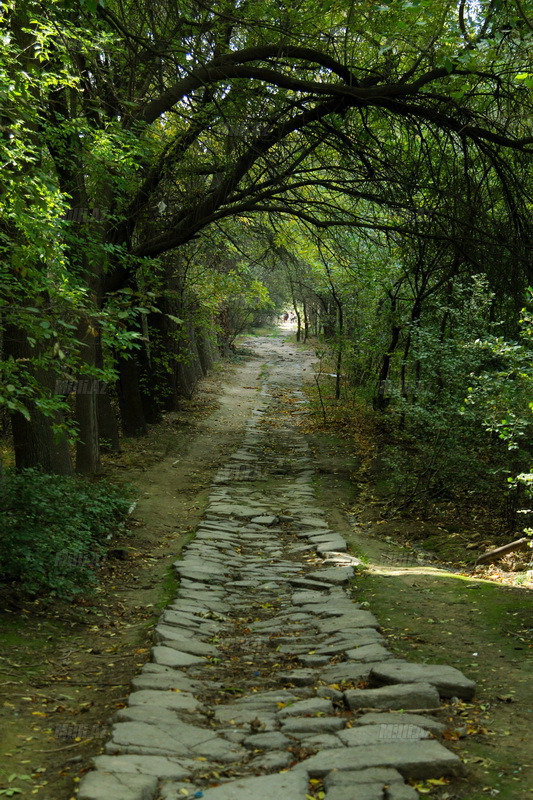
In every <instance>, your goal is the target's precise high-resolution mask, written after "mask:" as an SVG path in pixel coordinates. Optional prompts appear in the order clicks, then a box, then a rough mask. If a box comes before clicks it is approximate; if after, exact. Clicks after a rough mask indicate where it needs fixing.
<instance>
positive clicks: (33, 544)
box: [0, 469, 130, 598]
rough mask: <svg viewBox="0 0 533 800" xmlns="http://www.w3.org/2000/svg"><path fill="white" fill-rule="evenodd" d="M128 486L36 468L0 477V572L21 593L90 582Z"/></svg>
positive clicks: (73, 588) (58, 590)
mask: <svg viewBox="0 0 533 800" xmlns="http://www.w3.org/2000/svg"><path fill="white" fill-rule="evenodd" d="M129 494H130V490H128V489H124V488H119V487H115V486H113V485H111V484H109V483H106V484H104V483H98V482H96V483H94V482H90V481H89V480H87V479H83V478H80V477H66V476H59V475H48V474H45V473H42V472H40V471H38V470H35V469H24V470H20V471H15V470H8V471H7V472H6V474H5V475H4V477H3V479H2V480H1V481H0V577H1V579H2V581H3V582H4V583H7V584H10V585H11V586H12V588H14V589H15V591H16V592H17V593H20V594H29V595H36V594H51V595H55V596H57V597H63V598H68V597H71V596H72V595H74V594H76V593H79V592H83V591H87V589H88V588H90V587H91V585H93V584H94V583H95V576H94V567H95V565H96V564H97V563H98V560H99V559H100V558H101V557H102V556H103V555H104V554H105V544H104V542H105V539H106V537H107V536H108V535H109V534H110V533H112V532H114V531H116V530H117V529H119V528H120V527H121V526H123V521H124V518H125V516H126V514H127V511H128V507H129V504H130V500H129V499H128V495H129Z"/></svg>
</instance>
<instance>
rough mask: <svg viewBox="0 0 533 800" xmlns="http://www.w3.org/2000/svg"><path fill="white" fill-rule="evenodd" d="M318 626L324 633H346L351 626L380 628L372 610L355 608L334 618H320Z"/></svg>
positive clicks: (317, 622) (317, 621)
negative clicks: (349, 612)
mask: <svg viewBox="0 0 533 800" xmlns="http://www.w3.org/2000/svg"><path fill="white" fill-rule="evenodd" d="M315 624H316V626H317V627H318V629H319V630H320V631H321V632H322V633H334V632H337V631H338V632H341V633H345V632H346V630H347V629H349V628H379V622H378V621H377V619H376V618H375V616H374V615H373V614H372V612H371V611H359V610H357V609H354V611H353V612H352V613H351V614H346V615H344V616H342V617H334V618H333V619H324V620H321V619H318V620H316V622H315Z"/></svg>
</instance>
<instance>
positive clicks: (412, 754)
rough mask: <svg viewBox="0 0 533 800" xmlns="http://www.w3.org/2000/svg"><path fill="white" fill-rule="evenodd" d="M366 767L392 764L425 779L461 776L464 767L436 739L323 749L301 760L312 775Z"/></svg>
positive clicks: (315, 776)
mask: <svg viewBox="0 0 533 800" xmlns="http://www.w3.org/2000/svg"><path fill="white" fill-rule="evenodd" d="M365 767H393V768H395V769H397V770H398V772H400V773H401V774H402V775H403V776H404V778H414V779H422V780H424V779H427V778H439V777H441V776H442V775H462V774H463V772H464V767H463V764H462V762H461V760H460V759H459V757H458V756H456V755H455V753H451V752H450V751H449V750H447V749H446V748H445V747H443V746H442V745H441V744H439V743H438V742H435V741H430V740H424V741H419V742H413V741H411V742H393V743H387V744H377V745H368V746H361V747H344V748H342V749H339V750H323V751H322V752H321V753H317V754H316V755H314V756H311V757H310V758H308V759H306V760H305V761H302V762H301V763H300V764H299V765H298V767H296V768H295V769H302V770H305V771H306V772H307V774H308V775H309V776H310V777H311V778H321V777H323V776H324V775H327V774H328V772H331V771H332V770H333V769H339V770H344V769H349V770H357V769H364V768H365Z"/></svg>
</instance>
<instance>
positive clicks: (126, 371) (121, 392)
mask: <svg viewBox="0 0 533 800" xmlns="http://www.w3.org/2000/svg"><path fill="white" fill-rule="evenodd" d="M117 366H118V374H119V381H118V386H117V392H118V402H119V406H120V415H121V420H122V434H123V435H124V436H145V435H146V420H145V417H144V409H143V403H142V397H141V392H140V389H139V365H138V363H137V359H136V358H135V357H132V358H129V359H126V358H124V357H123V356H119V358H118V360H117Z"/></svg>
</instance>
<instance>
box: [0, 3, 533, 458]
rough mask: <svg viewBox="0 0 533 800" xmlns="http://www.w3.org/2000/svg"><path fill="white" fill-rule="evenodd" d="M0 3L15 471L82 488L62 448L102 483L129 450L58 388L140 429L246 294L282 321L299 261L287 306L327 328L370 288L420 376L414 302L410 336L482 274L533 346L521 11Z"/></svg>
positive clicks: (531, 76) (208, 350) (98, 413)
mask: <svg viewBox="0 0 533 800" xmlns="http://www.w3.org/2000/svg"><path fill="white" fill-rule="evenodd" d="M1 8H2V16H3V37H2V51H1V56H0V59H1V61H0V97H1V112H0V113H1V118H2V139H1V145H0V146H1V147H2V163H3V170H2V185H1V188H0V205H1V219H2V222H1V228H0V235H1V239H0V247H1V249H2V267H1V269H2V295H1V299H0V303H1V306H0V311H1V315H2V317H1V320H2V322H1V324H2V329H3V358H2V362H1V370H2V373H1V374H2V387H3V388H2V392H1V398H2V399H1V402H2V403H3V404H4V405H5V406H6V407H7V409H8V411H9V412H10V413H11V415H12V424H13V431H14V436H15V451H16V453H17V462H18V463H19V464H20V465H21V466H30V465H31V466H33V465H35V464H36V463H37V464H41V465H42V466H44V467H45V468H46V469H50V470H56V471H66V472H68V471H70V469H71V467H70V463H69V456H68V453H67V450H68V447H67V445H68V442H67V441H66V440H65V441H64V443H63V445H61V443H60V442H59V440H58V439H57V436H55V437H54V431H55V432H56V434H57V432H58V431H59V432H61V431H65V430H67V431H70V435H72V436H74V437H75V438H76V439H77V441H78V445H77V461H78V468H79V469H80V470H81V471H86V472H92V471H95V470H97V468H98V447H99V439H100V440H102V439H103V440H104V441H106V442H108V443H109V442H111V443H113V442H115V443H116V430H114V427H113V421H112V414H111V411H110V408H109V402H108V400H106V398H105V397H99V396H97V395H95V394H94V393H93V394H91V393H85V394H84V393H82V392H78V393H77V395H76V415H75V419H74V418H73V417H72V414H71V413H70V406H69V401H68V400H67V398H66V396H65V395H66V394H67V393H65V392H64V393H63V394H61V393H58V392H57V391H56V389H57V385H58V384H57V382H58V381H64V380H65V379H67V378H68V379H69V380H80V379H91V380H96V381H108V382H110V383H114V382H115V380H116V379H119V381H118V384H117V386H118V400H119V402H120V406H121V412H122V429H123V432H125V433H127V434H136V433H139V432H142V431H143V430H144V424H145V421H146V420H148V421H150V420H152V419H155V418H156V417H157V414H158V413H159V412H160V410H161V408H165V407H167V408H169V407H172V406H173V404H175V403H176V402H178V401H179V396H180V394H183V393H187V391H189V389H190V386H191V385H192V383H193V382H194V371H195V369H196V370H198V369H200V370H201V369H204V368H207V365H208V362H209V361H210V359H211V357H212V348H213V339H212V336H211V333H212V331H213V330H214V329H215V328H216V327H217V326H218V330H219V332H220V331H223V329H224V320H223V317H224V315H226V316H225V317H224V319H225V320H226V323H227V321H228V319H229V317H228V316H227V314H228V303H229V302H230V300H231V298H240V300H239V302H241V301H242V298H243V297H245V298H248V300H247V301H246V302H245V303H244V307H246V308H247V307H248V306H247V303H248V301H249V303H250V304H251V305H254V304H259V305H263V306H265V305H267V304H268V299H267V297H266V294H265V292H264V291H263V290H262V289H260V287H259V286H258V284H257V280H258V278H257V275H258V273H257V271H256V272H254V269H251V268H250V263H251V262H250V260H248V263H246V261H247V259H249V258H251V259H252V262H253V260H254V258H255V259H256V264H258V263H259V262H262V264H263V267H264V264H265V263H266V261H265V258H266V259H267V260H268V259H270V258H272V259H274V260H276V261H277V263H278V264H279V263H284V264H285V266H286V267H287V270H288V271H287V272H286V281H287V284H286V291H287V296H289V295H290V294H291V291H293V293H294V292H296V294H295V295H294V299H295V301H296V304H297V306H298V304H299V303H301V302H302V298H303V300H304V302H305V298H307V299H308V300H309V302H314V300H313V299H312V298H313V297H314V298H315V299H316V297H319V298H320V297H321V298H322V299H321V300H320V299H319V301H318V302H319V303H320V302H321V303H322V311H323V312H324V313H326V316H327V313H329V312H330V309H329V306H328V304H329V303H330V301H331V302H333V303H335V302H336V303H337V309H338V308H339V302H340V300H341V298H340V294H342V292H344V293H345V294H346V293H347V294H349V293H350V292H351V291H352V290H353V287H354V286H355V283H354V281H353V280H352V279H351V278H350V276H352V277H353V274H354V270H355V271H357V270H359V271H361V270H363V271H365V270H366V274H367V275H369V276H371V278H370V279H369V280H368V281H367V284H366V286H365V287H364V292H363V294H364V295H365V296H366V297H367V298H368V302H369V303H370V299H369V298H370V297H373V298H374V300H375V302H377V303H378V304H379V303H381V306H379V307H380V309H384V308H385V306H386V305H387V303H388V308H387V311H386V314H384V318H385V316H387V315H388V317H387V318H389V319H391V320H393V324H392V329H391V330H392V334H390V331H387V326H384V327H383V332H382V333H380V336H382V337H383V341H384V348H385V350H386V351H387V352H389V351H391V346H390V342H389V345H388V346H387V345H386V344H385V340H386V339H387V337H389V338H390V336H392V339H391V342H392V344H393V345H394V346H393V347H392V350H394V349H395V348H396V347H397V346H399V344H400V343H403V348H404V360H405V359H406V358H407V356H408V355H409V351H410V348H411V347H412V343H413V334H412V333H411V334H406V333H405V331H402V326H401V325H400V326H399V327H398V325H397V324H396V322H394V318H395V316H397V315H398V313H399V308H400V307H402V308H403V307H405V306H406V304H409V303H410V304H411V309H410V311H409V312H408V313H409V315H410V323H409V324H410V325H411V326H412V325H415V324H417V321H419V320H420V319H421V314H422V309H424V310H425V309H426V308H427V309H428V310H429V309H431V308H432V303H433V301H434V299H436V298H441V299H442V297H445V296H446V297H448V298H451V297H452V294H453V292H452V285H453V287H459V286H464V285H466V284H465V283H464V282H465V281H467V279H468V277H469V276H471V275H478V274H480V275H484V276H486V281H487V291H489V292H492V296H493V301H492V308H493V312H492V313H493V314H495V315H496V316H498V315H499V317H498V318H501V317H503V318H504V319H505V320H506V321H507V323H506V324H507V328H508V331H509V333H510V334H512V335H516V334H517V331H518V318H519V309H520V308H521V307H522V305H523V303H524V296H525V295H524V293H525V288H526V286H527V285H528V283H529V282H530V279H531V276H530V261H529V252H530V247H531V221H530V218H531V180H530V163H531V153H532V152H533V136H532V135H531V119H532V115H531V112H532V103H531V88H532V87H533V73H532V70H531V57H530V53H531V41H532V36H533V23H532V21H531V16H530V14H529V9H528V8H527V6H526V4H525V3H523V2H520V0H512V2H511V1H510V0H482V1H481V2H467V1H466V0H460V1H459V2H448V0H446V1H443V0H391V1H390V2H389V1H387V0H383V2H381V3H370V2H366V0H365V1H363V0H360V1H354V2H352V3H350V4H348V5H347V4H346V3H345V2H342V3H341V2H335V0H333V1H332V0H324V1H322V2H321V1H319V0H316V1H315V2H308V0H306V2H305V3H304V2H296V3H291V4H284V3H281V4H275V5H272V4H265V3H262V2H254V1H253V0H250V2H247V1H246V0H245V1H244V2H234V3H232V2H227V3H226V2H225V3H222V4H220V3H217V4H214V3H209V2H205V3H204V2H196V1H195V0H191V1H190V2H189V1H184V2H182V0H164V1H163V2H161V0H157V2H156V0H148V2H143V3H140V2H137V0H124V1H122V0H118V1H117V0H109V2H106V3H105V4H104V3H103V2H99V1H98V0H52V1H51V2H49V3H47V4H46V5H44V4H41V3H39V2H34V1H33V0H6V2H4V3H3V4H2V7H1ZM296 230H297V231H298V233H297V234H296V233H294V232H295V231H296ZM317 237H318V239H317ZM320 237H322V245H320V242H319V240H320ZM295 242H296V243H298V242H300V247H299V253H297V252H295ZM311 242H315V244H314V245H313V247H314V248H315V251H316V252H314V253H312V254H311V255H309V253H308V254H307V257H306V253H305V250H306V248H309V247H310V246H311V245H310V243H311ZM316 242H318V244H316ZM262 251H264V253H265V254H266V253H268V256H264V257H262V256H260V255H259V254H260V253H261V252H262ZM326 251H327V255H326ZM254 254H255V255H254ZM347 254H348V256H347ZM350 254H351V255H350ZM306 258H307V260H306ZM333 262H337V266H335V264H334V263H333ZM348 262H349V268H348V269H347V271H345V272H344V273H343V274H344V277H343V278H342V280H341V286H340V287H339V285H338V264H341V263H346V264H347V263H348ZM355 262H357V264H358V265H357V266H356V265H355ZM291 265H292V266H291ZM309 270H311V273H314V274H315V277H316V273H317V272H319V273H321V274H322V278H321V279H320V281H319V283H320V282H322V284H323V287H322V289H318V294H316V292H315V294H313V291H314V290H313V286H312V285H311V284H313V280H315V278H313V280H311V281H310V279H309V275H310V273H309ZM336 270H337V278H335V271H336ZM306 276H307V277H306ZM334 278H335V279H334ZM284 280H285V279H284ZM336 281H337V282H336ZM461 281H463V283H461ZM266 283H267V284H268V280H266ZM406 287H409V289H408V291H409V300H407V299H406V295H405V291H406ZM296 289H297V291H296ZM314 289H317V287H316V285H315V286H314ZM357 291H359V289H357ZM454 291H455V289H454ZM302 292H303V294H302ZM328 292H329V293H330V294H329V299H328V296H327V295H328ZM335 292H337V297H336V299H335ZM381 292H384V293H385V294H384V295H383V297H384V298H386V300H383V297H382V296H381ZM339 293H340V294H339ZM363 294H361V295H360V296H363ZM296 295H298V296H296ZM331 298H333V300H331ZM372 302H374V301H372ZM383 303H385V306H384V305H383ZM494 309H499V311H495V310H494ZM433 310H434V311H435V309H433ZM500 312H501V313H500ZM365 313H368V308H367V311H366V312H365ZM370 313H371V314H372V313H374V312H370ZM443 313H444V312H443ZM450 313H451V312H450ZM435 314H436V316H439V314H438V313H437V312H436V311H435ZM304 316H305V314H304ZM363 316H364V315H363ZM435 318H436V317H435ZM449 319H450V317H447V318H446V321H445V322H444V323H443V322H442V318H441V322H440V323H439V324H441V325H444V328H445V327H446V325H447V324H448V322H449ZM337 322H338V320H337ZM342 324H343V325H344V326H345V329H346V326H347V329H348V330H350V326H351V325H352V327H353V324H352V320H351V318H350V319H348V320H347V321H346V320H344V321H343V323H342ZM354 324H355V323H354ZM214 326H215V327H214ZM341 327H342V326H341ZM395 331H397V333H396V332H395ZM344 333H345V330H344V332H343V333H342V335H343V336H344ZM404 336H406V337H407V338H406V339H404V338H403V337H404ZM219 338H220V337H219ZM387 348H388V349H387ZM391 352H392V351H391ZM376 358H377V360H376V364H374V365H373V368H374V369H377V371H378V373H379V375H381V378H380V386H381V387H384V386H386V381H387V380H388V377H387V375H388V366H387V364H386V363H385V362H384V361H383V359H381V361H380V358H379V357H376ZM389 360H390V359H389ZM195 364H196V366H195ZM198 364H199V366H198ZM403 380H404V383H405V375H404V378H403ZM154 395H157V397H154ZM69 420H70V423H69ZM48 429H49V430H48ZM104 430H105V434H104V435H102V431H104ZM45 454H46V455H45Z"/></svg>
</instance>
